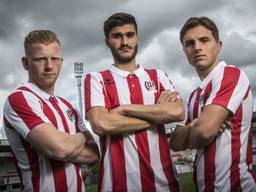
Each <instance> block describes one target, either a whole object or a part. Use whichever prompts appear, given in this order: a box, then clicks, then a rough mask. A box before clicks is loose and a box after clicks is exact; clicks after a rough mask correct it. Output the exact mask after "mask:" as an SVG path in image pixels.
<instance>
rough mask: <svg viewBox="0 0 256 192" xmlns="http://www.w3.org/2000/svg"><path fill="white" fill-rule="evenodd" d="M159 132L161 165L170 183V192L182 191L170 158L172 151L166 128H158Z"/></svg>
mask: <svg viewBox="0 0 256 192" xmlns="http://www.w3.org/2000/svg"><path fill="white" fill-rule="evenodd" d="M157 130H158V136H159V151H160V158H161V164H162V168H163V171H164V174H165V176H166V178H167V181H168V183H169V189H170V191H180V187H179V183H178V180H177V179H176V177H175V173H174V167H173V166H172V162H171V158H170V157H171V154H170V149H169V145H168V141H167V136H166V133H165V129H164V126H163V125H161V127H158V129H157Z"/></svg>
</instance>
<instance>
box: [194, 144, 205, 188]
mask: <svg viewBox="0 0 256 192" xmlns="http://www.w3.org/2000/svg"><path fill="white" fill-rule="evenodd" d="M196 166H197V185H198V190H199V191H203V190H204V188H205V182H204V150H203V149H200V150H197V162H196Z"/></svg>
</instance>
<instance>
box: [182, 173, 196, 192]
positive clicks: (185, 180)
mask: <svg viewBox="0 0 256 192" xmlns="http://www.w3.org/2000/svg"><path fill="white" fill-rule="evenodd" d="M179 178H180V185H181V188H182V191H184V192H194V191H196V190H195V186H194V182H193V173H183V174H181V175H179Z"/></svg>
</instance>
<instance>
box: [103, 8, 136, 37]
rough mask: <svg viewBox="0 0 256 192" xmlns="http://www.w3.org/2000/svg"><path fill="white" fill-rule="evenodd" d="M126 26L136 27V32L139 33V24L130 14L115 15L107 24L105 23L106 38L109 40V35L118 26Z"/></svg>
mask: <svg viewBox="0 0 256 192" xmlns="http://www.w3.org/2000/svg"><path fill="white" fill-rule="evenodd" d="M125 24H132V25H134V28H135V31H136V33H137V23H136V20H135V17H134V16H132V15H131V14H128V13H122V12H120V13H115V14H113V15H111V16H110V17H109V18H108V19H107V20H106V21H105V22H104V33H105V38H106V39H107V38H108V36H109V33H110V31H111V29H112V28H114V27H117V26H123V25H125Z"/></svg>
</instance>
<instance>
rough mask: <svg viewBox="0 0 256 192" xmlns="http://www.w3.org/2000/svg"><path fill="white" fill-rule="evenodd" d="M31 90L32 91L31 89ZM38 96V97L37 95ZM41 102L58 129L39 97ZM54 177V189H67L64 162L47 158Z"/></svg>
mask: <svg viewBox="0 0 256 192" xmlns="http://www.w3.org/2000/svg"><path fill="white" fill-rule="evenodd" d="M31 92H32V91H31ZM39 98H40V97H39ZM41 101H42V103H43V111H44V114H45V115H46V116H47V117H48V119H49V120H50V121H51V122H52V124H53V125H54V126H55V127H56V128H57V129H58V124H57V120H56V118H55V116H54V113H53V111H52V110H51V108H50V107H49V106H48V105H47V103H45V101H44V100H43V99H41ZM49 162H50V165H51V168H52V172H53V179H54V187H55V191H63V192H65V191H67V189H68V187H67V177H66V172H65V162H62V161H57V160H54V159H49Z"/></svg>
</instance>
